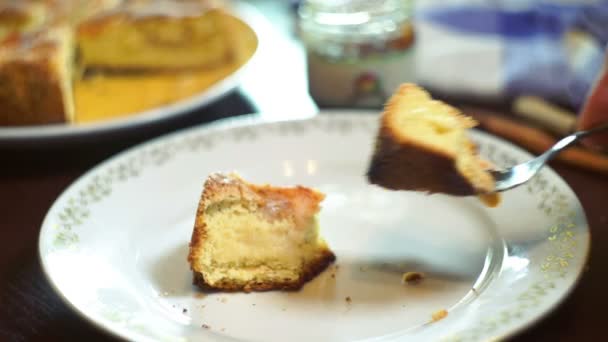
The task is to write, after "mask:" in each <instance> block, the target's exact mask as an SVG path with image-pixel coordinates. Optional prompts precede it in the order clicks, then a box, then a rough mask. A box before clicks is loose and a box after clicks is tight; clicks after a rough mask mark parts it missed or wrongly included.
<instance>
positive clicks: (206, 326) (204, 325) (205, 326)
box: [202, 324, 211, 329]
mask: <svg viewBox="0 0 608 342" xmlns="http://www.w3.org/2000/svg"><path fill="white" fill-rule="evenodd" d="M202 327H203V328H205V329H211V327H210V326H208V325H207V324H203V325H202Z"/></svg>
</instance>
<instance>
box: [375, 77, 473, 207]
mask: <svg viewBox="0 0 608 342" xmlns="http://www.w3.org/2000/svg"><path fill="white" fill-rule="evenodd" d="M408 91H420V88H418V87H416V86H415V85H411V84H405V85H402V86H401V87H400V88H399V90H398V91H397V92H396V93H395V94H394V95H393V96H392V97H391V98H390V99H389V101H388V102H387V104H386V106H385V109H384V112H383V113H382V116H381V122H380V129H379V132H378V136H377V139H376V146H375V150H374V153H373V155H372V158H371V162H370V164H369V167H368V170H367V174H366V175H367V179H368V181H369V182H370V183H371V184H375V185H379V186H382V187H384V188H387V189H391V190H413V191H424V192H428V193H445V194H451V195H456V196H467V195H471V194H475V193H477V191H476V189H475V188H474V187H473V185H472V184H471V183H470V182H469V181H468V180H467V179H466V178H465V177H464V176H463V175H461V173H460V172H459V171H458V170H457V169H456V165H455V163H454V157H453V156H452V155H450V154H448V153H446V152H445V151H442V150H438V149H432V148H429V147H428V146H424V145H422V144H420V143H419V142H417V141H416V140H413V139H407V138H405V137H403V135H399V134H398V133H397V132H398V130H399V127H395V125H394V124H393V123H392V122H393V121H391V120H390V116H391V115H396V114H395V113H394V111H396V110H398V107H399V102H400V101H404V98H403V95H405V94H406V92H408ZM442 109H443V110H446V111H448V112H450V114H451V115H461V114H460V113H459V112H458V111H457V110H456V109H455V108H452V107H450V106H448V105H444V106H443V108H442ZM462 118H463V119H465V120H469V121H470V125H471V126H474V125H476V122H475V121H474V120H473V119H470V118H468V117H464V116H462ZM470 148H471V149H475V146H473V145H471V146H470Z"/></svg>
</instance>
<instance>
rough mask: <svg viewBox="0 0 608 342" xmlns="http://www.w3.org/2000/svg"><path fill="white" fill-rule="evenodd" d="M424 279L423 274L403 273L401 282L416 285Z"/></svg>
mask: <svg viewBox="0 0 608 342" xmlns="http://www.w3.org/2000/svg"><path fill="white" fill-rule="evenodd" d="M422 279H424V274H422V273H420V272H405V273H403V275H402V276H401V282H402V283H403V284H408V285H416V284H418V283H420V282H421V281H422Z"/></svg>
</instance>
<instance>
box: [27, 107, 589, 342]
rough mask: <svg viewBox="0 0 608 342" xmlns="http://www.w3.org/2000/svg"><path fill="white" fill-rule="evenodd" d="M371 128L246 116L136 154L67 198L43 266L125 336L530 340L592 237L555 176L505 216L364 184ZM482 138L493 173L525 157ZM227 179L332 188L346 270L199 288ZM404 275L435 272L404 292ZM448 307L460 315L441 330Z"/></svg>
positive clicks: (48, 223) (510, 200)
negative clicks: (439, 314) (287, 281)
mask: <svg viewBox="0 0 608 342" xmlns="http://www.w3.org/2000/svg"><path fill="white" fill-rule="evenodd" d="M376 127H377V116H376V115H373V114H369V113H367V114H365V113H362V112H347V113H337V112H328V113H322V114H321V115H320V116H317V117H314V118H311V119H305V120H299V121H286V122H274V123H261V122H260V121H259V120H257V119H255V118H254V117H246V118H245V119H238V120H231V121H224V122H221V123H218V124H214V125H212V126H204V127H196V128H194V129H190V130H186V131H182V132H178V133H176V134H172V135H170V136H167V137H163V138H160V139H156V140H154V141H151V142H149V143H145V144H143V145H141V146H138V147H135V148H133V149H131V150H129V151H127V152H125V153H122V154H120V155H118V156H116V157H114V158H112V159H110V160H108V161H107V162H104V163H103V164H101V165H99V166H98V167H96V168H94V169H93V170H91V171H90V172H88V173H87V174H85V175H84V176H82V177H81V178H80V179H79V180H77V181H76V182H74V184H73V185H71V186H70V187H69V188H68V189H67V190H66V191H65V192H64V193H63V194H62V195H61V196H60V197H59V198H58V199H57V201H56V202H55V203H54V205H53V206H52V208H51V209H50V211H49V212H48V214H47V216H46V218H45V220H44V223H43V225H42V230H41V232H40V246H39V247H40V256H41V259H42V265H43V268H44V270H45V272H46V274H47V275H48V278H49V279H50V282H51V283H52V284H53V286H54V287H55V288H56V290H57V291H58V292H59V293H60V294H61V295H62V296H63V298H64V299H65V300H66V302H67V303H69V304H70V305H71V306H73V307H74V308H75V310H76V311H77V312H79V313H80V314H82V315H83V316H84V317H86V318H87V319H89V320H90V321H91V322H93V323H95V324H96V325H97V326H99V327H100V328H103V329H105V330H108V331H110V332H112V333H114V334H116V335H118V336H121V337H123V338H126V339H129V340H175V341H196V340H213V341H215V340H218V341H220V340H231V339H236V340H247V341H346V340H366V339H367V340H374V341H377V340H402V339H404V338H406V337H407V338H408V340H409V339H418V340H442V339H445V340H459V341H469V340H472V341H477V340H487V339H490V338H496V337H504V336H508V335H511V334H513V333H515V332H517V331H519V330H520V329H522V328H524V327H526V326H527V325H529V324H531V323H533V322H534V321H536V320H538V319H539V318H541V317H542V316H543V315H545V314H547V313H548V312H549V311H550V310H551V309H553V308H554V307H555V306H556V305H557V304H558V303H559V302H560V301H561V300H562V299H563V298H564V297H565V296H566V295H567V294H568V292H569V291H570V290H571V289H572V288H573V286H574V285H575V283H576V281H577V279H578V276H579V275H580V273H581V270H582V268H583V265H584V263H585V259H586V257H587V252H588V249H589V231H588V227H587V223H586V220H585V215H584V213H583V211H582V208H581V206H580V203H579V202H578V200H577V198H576V197H575V195H574V193H573V192H572V190H570V189H569V188H568V186H567V185H566V183H565V182H564V181H563V180H561V179H560V178H559V176H558V175H557V174H556V173H555V172H553V171H552V170H550V169H545V170H543V171H542V173H541V174H540V175H539V176H538V177H537V178H535V179H534V180H533V181H532V182H531V183H529V184H528V185H526V186H523V187H520V188H518V189H515V190H513V191H509V192H508V193H506V194H505V195H504V198H503V202H502V204H501V205H500V206H499V207H498V208H495V209H490V208H486V207H484V206H483V205H482V204H481V203H480V202H479V201H478V200H477V199H475V198H455V197H449V196H443V195H432V196H427V195H424V194H420V193H411V192H391V191H386V190H383V189H380V188H378V187H374V186H370V185H368V184H367V183H366V180H365V177H364V173H365V170H366V166H367V163H368V160H369V157H370V153H371V151H372V146H373V136H374V133H375V131H376ZM473 137H474V139H475V140H476V141H477V142H479V144H480V146H481V151H482V153H483V154H484V155H485V156H486V157H488V158H490V159H491V160H493V161H495V162H496V163H498V164H501V165H507V164H512V163H514V162H517V161H520V160H525V159H527V158H529V157H530V156H529V155H528V154H527V153H525V152H523V151H522V150H520V149H518V148H516V147H514V146H512V145H510V144H508V143H506V142H503V141H501V140H499V139H497V138H495V137H492V136H489V135H486V134H483V133H480V132H474V134H473ZM230 170H237V171H239V172H240V173H241V174H242V175H243V176H244V177H245V178H246V179H249V180H251V181H253V182H271V183H274V184H285V185H287V184H303V185H307V186H314V187H318V188H320V189H321V190H322V191H324V192H325V193H326V194H327V198H326V200H325V201H324V203H323V209H322V212H321V217H320V220H321V224H322V234H323V235H324V236H325V237H326V239H327V240H328V243H329V245H330V246H331V248H332V249H333V250H334V252H335V253H336V255H337V265H339V268H338V269H335V267H331V268H330V269H328V270H326V271H325V272H324V273H322V274H321V275H320V276H319V277H317V278H316V279H314V280H313V281H311V282H310V283H308V284H307V285H306V286H305V287H304V288H303V289H302V290H301V291H300V292H294V293H284V292H266V293H250V294H243V293H232V294H224V293H216V294H206V295H201V294H200V292H199V291H198V290H197V289H196V288H195V287H193V286H192V285H191V274H190V271H189V267H188V264H187V262H186V254H187V249H188V242H189V239H190V234H191V232H192V227H193V222H194V214H195V209H196V206H197V202H198V199H199V195H200V192H201V190H202V184H203V181H204V179H205V178H206V176H207V175H208V174H209V173H210V172H215V171H230ZM407 271H418V272H424V273H426V275H427V277H426V279H424V280H423V281H422V283H420V284H419V285H417V286H408V285H403V284H401V275H402V273H403V272H407ZM332 275H334V276H335V277H333V276H332ZM346 297H350V298H351V301H350V302H347V301H346ZM441 309H446V310H448V311H449V315H448V316H447V317H446V318H445V319H443V320H440V321H437V322H434V323H430V322H431V315H432V314H433V313H434V312H436V311H438V310H441ZM203 325H204V326H203Z"/></svg>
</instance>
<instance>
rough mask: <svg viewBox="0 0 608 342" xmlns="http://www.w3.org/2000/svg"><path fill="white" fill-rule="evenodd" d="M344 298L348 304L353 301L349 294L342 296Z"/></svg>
mask: <svg viewBox="0 0 608 342" xmlns="http://www.w3.org/2000/svg"><path fill="white" fill-rule="evenodd" d="M344 300H345V301H346V302H347V303H349V304H350V303H352V301H353V300H352V298H350V296H348V297H346V298H344Z"/></svg>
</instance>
